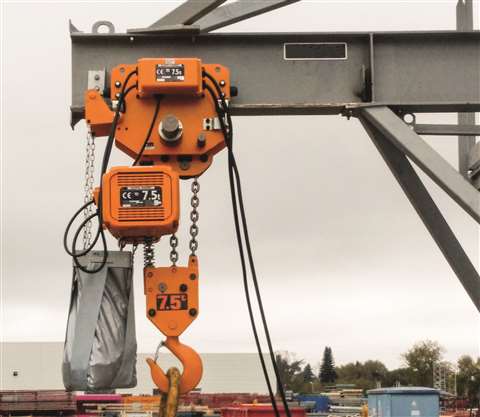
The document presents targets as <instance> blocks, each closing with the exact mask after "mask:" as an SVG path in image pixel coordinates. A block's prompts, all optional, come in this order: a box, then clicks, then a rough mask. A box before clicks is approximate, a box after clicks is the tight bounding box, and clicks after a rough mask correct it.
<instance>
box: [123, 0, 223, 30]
mask: <svg viewBox="0 0 480 417" xmlns="http://www.w3.org/2000/svg"><path fill="white" fill-rule="evenodd" d="M225 1H226V0H187V1H185V2H184V3H182V4H181V5H180V6H178V7H177V8H175V9H174V10H172V11H171V12H170V13H168V14H167V15H165V16H164V17H162V18H161V19H159V20H157V21H156V22H155V23H153V24H152V25H150V27H149V29H154V28H160V27H161V26H171V25H191V24H192V23H195V22H196V21H197V20H198V19H200V18H201V17H202V16H205V15H206V14H207V13H209V12H210V11H212V10H213V9H215V8H216V7H218V6H220V5H221V4H222V3H225ZM131 30H142V29H131Z"/></svg>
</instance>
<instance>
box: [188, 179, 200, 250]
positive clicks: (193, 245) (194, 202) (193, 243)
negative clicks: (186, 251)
mask: <svg viewBox="0 0 480 417" xmlns="http://www.w3.org/2000/svg"><path fill="white" fill-rule="evenodd" d="M199 192H200V183H199V182H198V179H197V178H195V179H194V180H193V182H192V193H193V195H192V198H191V199H190V205H191V206H192V211H191V212H190V220H191V221H192V224H191V226H190V245H189V246H190V251H191V255H192V256H195V252H196V251H197V250H198V241H197V236H198V225H197V222H198V219H199V217H200V214H199V213H198V210H197V208H198V206H199V205H200V199H199V198H198V193H199Z"/></svg>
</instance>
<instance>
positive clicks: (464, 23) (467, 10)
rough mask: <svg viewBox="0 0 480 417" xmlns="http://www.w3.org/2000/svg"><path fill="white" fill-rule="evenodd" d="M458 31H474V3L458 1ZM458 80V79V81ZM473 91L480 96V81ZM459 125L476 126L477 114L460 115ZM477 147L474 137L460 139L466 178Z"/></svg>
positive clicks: (460, 158)
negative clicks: (474, 149) (471, 158)
mask: <svg viewBox="0 0 480 417" xmlns="http://www.w3.org/2000/svg"><path fill="white" fill-rule="evenodd" d="M457 30H459V31H472V30H473V1H472V0H458V3H457ZM462 76H463V68H462V67H459V71H458V78H461V77H462ZM458 78H457V79H458ZM472 89H473V90H474V91H475V90H476V91H477V93H478V95H479V96H480V81H479V80H478V79H477V82H476V83H474V84H472ZM458 124H460V125H464V126H471V125H474V124H475V114H469V113H459V114H458ZM474 145H475V137H474V136H464V137H459V138H458V170H459V172H460V174H462V175H463V176H464V177H465V178H468V164H469V159H470V153H471V152H472V149H473V146H474Z"/></svg>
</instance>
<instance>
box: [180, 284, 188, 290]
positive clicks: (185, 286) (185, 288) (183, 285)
mask: <svg viewBox="0 0 480 417" xmlns="http://www.w3.org/2000/svg"><path fill="white" fill-rule="evenodd" d="M187 290H188V286H187V284H181V285H180V291H181V292H185V291H187Z"/></svg>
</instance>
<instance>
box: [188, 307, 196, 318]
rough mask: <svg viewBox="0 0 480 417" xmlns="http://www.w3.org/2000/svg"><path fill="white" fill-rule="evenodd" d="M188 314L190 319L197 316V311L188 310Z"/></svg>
mask: <svg viewBox="0 0 480 417" xmlns="http://www.w3.org/2000/svg"><path fill="white" fill-rule="evenodd" d="M188 314H190V315H191V316H192V317H195V316H196V315H197V309H196V308H191V309H190V310H188Z"/></svg>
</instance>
